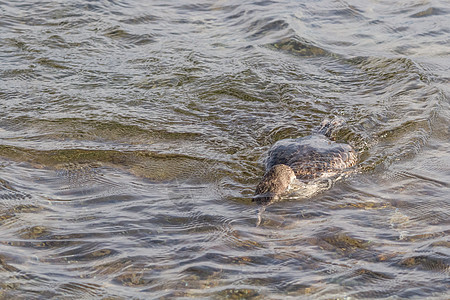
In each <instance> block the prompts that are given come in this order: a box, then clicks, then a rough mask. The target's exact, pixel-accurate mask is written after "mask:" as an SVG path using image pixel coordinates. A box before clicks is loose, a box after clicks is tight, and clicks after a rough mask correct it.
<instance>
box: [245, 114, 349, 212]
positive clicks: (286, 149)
mask: <svg viewBox="0 0 450 300" xmlns="http://www.w3.org/2000/svg"><path fill="white" fill-rule="evenodd" d="M342 124H343V120H342V119H339V118H335V119H333V120H329V119H326V120H324V121H323V122H322V123H321V124H320V126H319V128H318V129H317V130H316V131H315V132H314V133H313V134H312V135H309V136H306V137H301V138H296V139H284V140H280V141H278V142H276V143H275V144H274V145H273V146H272V147H271V148H270V150H269V153H268V157H267V160H266V173H265V174H264V176H263V178H262V179H261V181H260V182H259V183H258V185H257V186H256V190H255V195H254V197H253V201H256V202H258V203H261V204H267V203H271V202H274V201H277V200H279V199H280V197H281V196H282V195H283V194H285V193H286V192H287V191H288V190H289V188H290V187H291V186H292V184H294V183H295V182H296V181H301V182H307V181H310V180H312V179H315V178H320V177H327V176H330V175H334V174H337V173H339V172H341V171H343V170H344V169H346V168H349V167H352V166H354V165H355V164H356V162H357V154H356V152H355V150H353V148H352V147H351V146H350V145H348V144H343V143H337V142H334V141H332V140H331V133H332V132H333V131H334V130H335V129H336V128H337V127H339V126H341V125H342Z"/></svg>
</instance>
